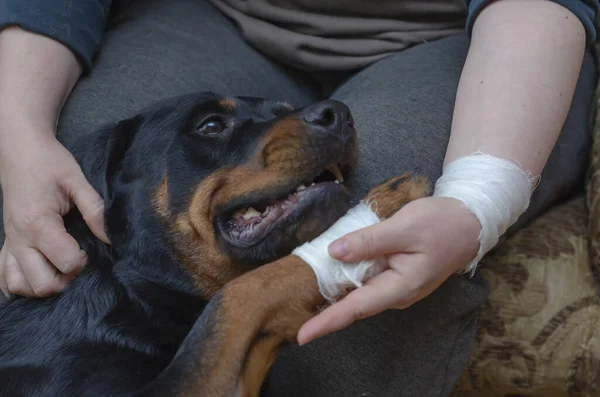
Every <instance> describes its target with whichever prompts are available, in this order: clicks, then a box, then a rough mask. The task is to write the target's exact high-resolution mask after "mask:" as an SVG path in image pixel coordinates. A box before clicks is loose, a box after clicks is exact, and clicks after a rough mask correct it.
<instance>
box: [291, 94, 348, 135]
mask: <svg viewBox="0 0 600 397" xmlns="http://www.w3.org/2000/svg"><path fill="white" fill-rule="evenodd" d="M302 118H303V119H304V121H305V122H306V123H307V124H310V125H311V126H315V127H320V128H322V129H325V130H326V131H327V132H330V133H336V132H338V133H341V134H343V135H347V134H349V133H351V132H350V131H348V130H351V129H352V128H353V127H354V120H353V119H352V114H351V113H350V109H348V106H346V105H344V104H343V103H341V102H338V101H334V100H330V99H329V100H326V101H322V102H319V103H316V104H314V105H311V106H309V107H307V108H305V109H304V111H303V114H302ZM348 127H350V128H348Z"/></svg>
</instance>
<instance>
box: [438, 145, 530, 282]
mask: <svg viewBox="0 0 600 397" xmlns="http://www.w3.org/2000/svg"><path fill="white" fill-rule="evenodd" d="M534 179H535V178H531V177H530V176H529V175H528V174H527V173H526V172H524V171H523V170H522V169H521V168H520V167H519V166H518V165H517V164H515V163H514V162H511V161H508V160H504V159H501V158H498V157H494V156H490V155H488V154H483V153H481V152H477V153H474V154H472V155H468V156H465V157H461V158H458V159H456V160H454V161H452V162H451V163H449V164H448V165H446V167H445V168H444V171H443V173H442V176H441V177H440V179H438V181H437V182H436V185H435V190H434V193H433V195H434V196H438V197H452V198H455V199H457V200H460V201H462V203H463V204H464V206H465V207H466V208H467V209H468V210H469V211H470V212H472V213H473V214H474V215H475V216H476V217H477V219H478V220H479V223H481V233H480V234H479V251H478V252H477V255H476V256H475V258H474V259H473V260H472V261H471V262H470V263H469V264H468V265H467V266H466V267H465V272H473V271H474V270H475V269H476V267H477V264H478V263H479V261H480V260H481V258H482V257H483V256H484V255H485V254H486V253H487V252H488V251H490V250H491V249H492V248H494V246H495V245H496V244H497V243H498V240H499V239H500V237H501V236H502V235H503V234H504V233H505V232H506V230H507V229H508V228H509V227H510V226H512V225H513V224H514V223H515V222H516V221H517V219H518V218H519V216H520V215H521V214H522V213H523V212H525V210H526V209H527V207H528V206H529V200H530V198H531V194H532V192H533V181H534Z"/></svg>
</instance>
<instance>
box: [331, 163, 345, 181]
mask: <svg viewBox="0 0 600 397" xmlns="http://www.w3.org/2000/svg"><path fill="white" fill-rule="evenodd" d="M327 169H328V170H329V171H330V172H331V173H332V174H333V176H335V179H337V180H338V181H340V182H344V175H342V170H340V167H339V166H338V165H337V164H333V165H330V166H329V167H327Z"/></svg>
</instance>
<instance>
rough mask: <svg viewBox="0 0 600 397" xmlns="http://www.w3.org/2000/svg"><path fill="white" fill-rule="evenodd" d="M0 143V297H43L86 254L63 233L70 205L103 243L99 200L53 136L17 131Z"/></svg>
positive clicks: (57, 286)
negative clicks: (0, 220) (0, 198)
mask: <svg viewBox="0 0 600 397" xmlns="http://www.w3.org/2000/svg"><path fill="white" fill-rule="evenodd" d="M13 136H15V137H17V138H18V139H14V140H12V142H11V143H10V144H9V140H4V141H3V147H2V148H1V150H0V152H1V155H0V183H1V184H2V192H3V195H4V227H5V232H6V241H5V243H4V246H3V247H2V251H0V289H2V291H3V292H4V293H5V294H7V295H8V294H9V293H12V294H19V295H27V296H38V297H42V296H48V295H51V294H53V293H56V292H59V291H61V290H62V289H63V288H64V287H65V285H66V284H67V283H68V282H69V281H70V280H71V279H72V278H73V277H75V275H76V274H77V273H78V272H79V271H80V270H81V268H82V267H83V266H84V265H85V262H86V254H85V252H83V251H82V250H81V249H80V248H79V245H78V244H77V242H76V241H75V239H74V238H73V237H72V236H71V235H70V234H68V233H67V231H66V230H65V227H64V224H63V220H62V216H63V215H65V214H66V213H67V212H68V211H69V210H70V209H71V207H72V204H73V203H74V204H75V205H76V206H77V208H78V209H79V211H80V212H81V213H82V215H83V217H84V219H85V220H86V222H87V224H88V226H89V227H90V229H91V230H92V231H93V232H94V234H96V236H98V237H99V238H100V239H102V240H103V241H105V242H108V238H107V237H106V234H105V231H104V222H103V215H104V214H103V200H102V198H101V197H100V196H99V194H98V193H97V192H96V191H95V190H94V188H93V187H92V186H91V185H90V184H89V183H88V181H87V180H86V178H85V176H84V175H83V173H82V171H81V169H80V167H79V165H78V164H77V162H76V161H75V159H74V158H73V156H72V155H71V153H69V151H67V149H65V148H64V147H63V146H62V145H61V144H60V143H59V142H58V141H57V140H56V138H55V137H54V134H53V133H48V134H44V133H39V132H32V131H31V129H30V128H29V129H23V130H22V131H19V134H14V135H13Z"/></svg>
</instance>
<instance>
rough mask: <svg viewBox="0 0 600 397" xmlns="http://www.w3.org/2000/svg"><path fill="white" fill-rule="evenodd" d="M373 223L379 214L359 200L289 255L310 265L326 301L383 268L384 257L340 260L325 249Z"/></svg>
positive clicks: (385, 264)
mask: <svg viewBox="0 0 600 397" xmlns="http://www.w3.org/2000/svg"><path fill="white" fill-rule="evenodd" d="M376 223H379V217H378V216H377V214H376V213H375V212H374V211H373V210H372V209H371V207H370V206H369V205H368V204H366V203H364V202H362V203H360V204H358V205H357V206H356V207H354V208H352V209H351V210H350V211H348V213H346V215H344V216H342V217H341V218H340V219H338V221H337V222H336V223H334V224H333V226H331V227H330V228H329V229H328V230H327V231H325V232H324V233H323V234H321V235H320V236H319V237H317V238H316V239H314V240H313V241H311V242H308V243H305V244H304V245H302V246H300V247H298V248H296V249H295V250H294V251H293V255H296V256H299V257H300V258H302V259H303V260H304V261H305V262H306V263H308V264H309V265H310V267H312V269H313V271H314V272H315V275H316V276H317V281H318V283H319V290H320V292H321V294H322V295H323V297H324V298H325V299H327V300H328V301H329V302H331V303H333V302H335V301H336V300H337V299H338V298H339V297H341V296H343V295H344V294H345V293H346V292H347V290H348V289H351V288H358V287H360V286H362V285H363V283H364V282H365V281H367V280H368V279H370V278H371V277H374V276H376V275H377V274H379V273H381V272H382V271H384V270H385V269H386V268H387V262H386V261H385V260H384V259H375V260H368V261H360V262H358V263H343V262H340V261H338V260H336V259H333V258H332V257H331V256H329V252H328V250H327V248H328V246H329V244H331V243H332V242H334V241H335V240H337V239H338V238H340V237H342V236H344V235H346V234H348V233H350V232H353V231H356V230H358V229H362V228H365V227H368V226H372V225H374V224H376Z"/></svg>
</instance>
